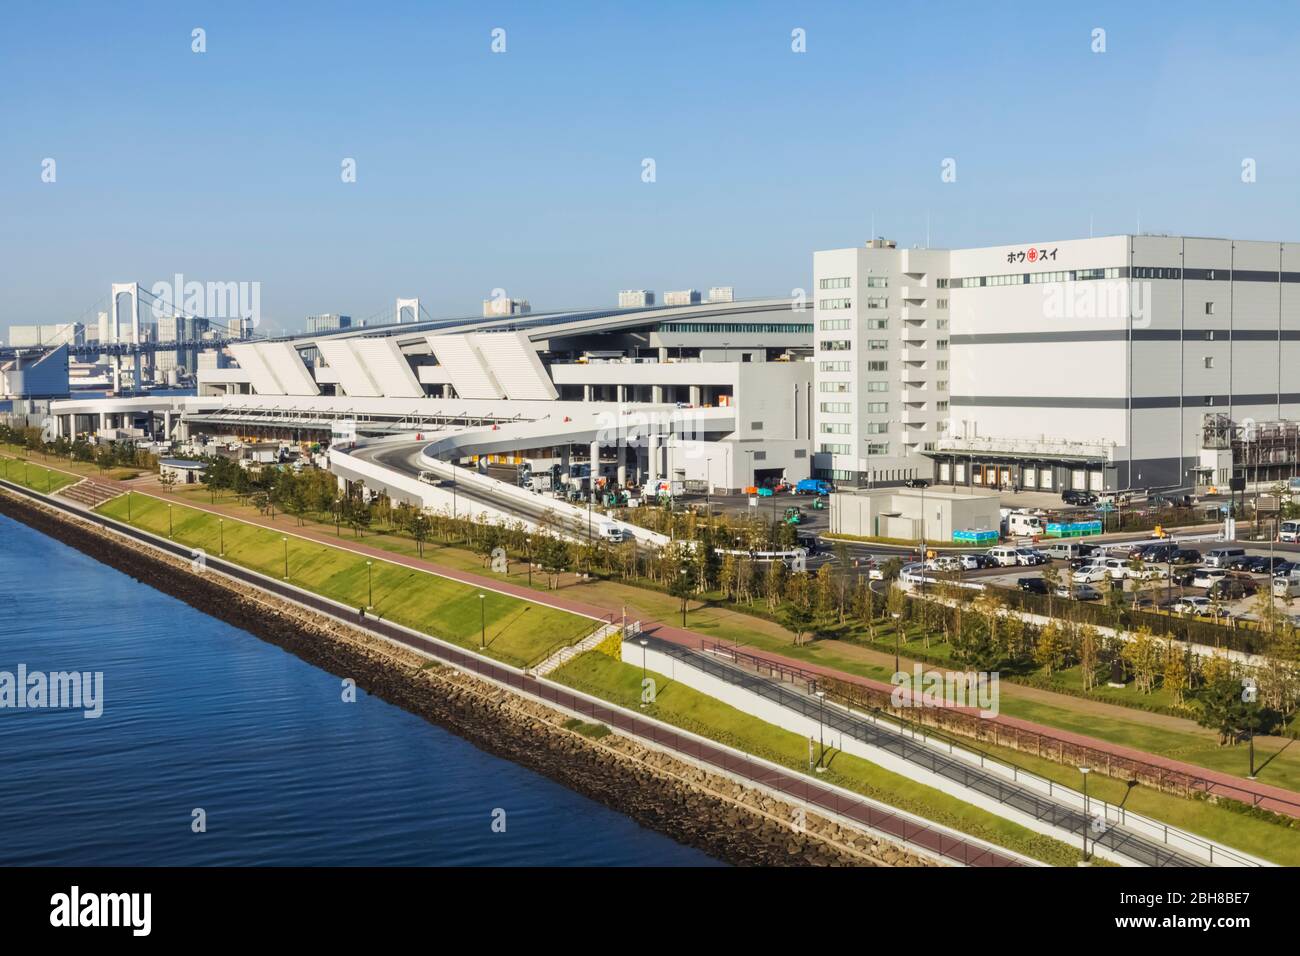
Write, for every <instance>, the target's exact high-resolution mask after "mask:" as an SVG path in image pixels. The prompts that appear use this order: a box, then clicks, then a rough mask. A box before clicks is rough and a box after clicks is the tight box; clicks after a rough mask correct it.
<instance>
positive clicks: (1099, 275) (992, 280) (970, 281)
mask: <svg viewBox="0 0 1300 956" xmlns="http://www.w3.org/2000/svg"><path fill="white" fill-rule="evenodd" d="M1133 271H1134V272H1135V273H1136V272H1137V271H1138V270H1136V269H1135V270H1133ZM1152 271H1156V270H1152ZM1159 271H1168V270H1159ZM1119 273H1120V270H1119V268H1118V267H1116V268H1110V269H1072V270H1065V271H1057V272H1013V273H1010V274H1008V275H996V276H964V277H963V278H960V279H952V280H950V281H951V282H952V284H953V288H956V289H979V288H986V287H989V286H1000V285H1029V284H1031V283H1039V282H1081V281H1085V280H1088V279H1118V278H1119ZM1135 278H1136V276H1135ZM941 281H942V280H941Z"/></svg>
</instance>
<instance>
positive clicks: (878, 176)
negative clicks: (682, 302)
mask: <svg viewBox="0 0 1300 956" xmlns="http://www.w3.org/2000/svg"><path fill="white" fill-rule="evenodd" d="M1189 6H1190V7H1191V8H1192V9H1188V8H1187V7H1186V6H1185V7H1184V8H1182V12H1181V15H1180V16H1178V17H1169V16H1167V15H1165V14H1164V13H1163V11H1160V10H1158V9H1152V10H1149V11H1148V10H1134V9H1130V8H1128V7H1126V6H1124V5H1122V4H1100V5H1096V6H1093V7H1090V8H1088V9H1087V10H1078V11H1075V10H1050V9H1044V10H1042V11H1036V12H1035V13H1034V15H1033V16H1031V17H1026V16H1025V15H1024V13H1023V11H1021V10H1018V9H1008V10H1007V12H1006V13H1005V15H1000V14H997V13H992V14H991V13H989V12H988V11H983V10H976V9H973V8H972V9H967V8H964V7H963V6H961V5H958V4H945V3H940V4H934V5H931V6H927V7H926V8H925V10H924V11H923V12H922V11H918V10H916V9H913V8H906V7H895V8H867V7H862V8H855V9H844V10H815V11H814V10H800V9H794V8H789V7H786V6H784V5H777V4H718V5H711V6H710V7H708V8H703V9H701V8H699V7H697V6H693V5H690V4H686V3H671V2H670V3H663V4H658V5H656V6H654V7H652V8H647V7H641V6H629V7H626V8H614V7H602V8H593V9H591V10H590V11H586V12H584V13H582V15H576V14H570V15H567V16H565V17H564V18H562V19H561V18H555V17H552V16H551V15H550V13H549V12H548V11H546V10H542V9H533V8H530V7H529V6H528V5H525V4H496V5H490V6H478V5H476V6H470V5H465V6H461V7H456V8H453V9H449V10H447V9H430V8H428V7H427V6H426V5H423V4H416V3H395V4H388V5H385V6H383V7H378V8H374V9H368V10H367V11H366V12H365V16H364V17H363V18H359V19H358V18H357V17H356V15H355V10H354V9H353V8H351V7H349V6H346V5H343V4H328V3H327V4H323V5H320V6H318V7H317V8H315V9H316V10H317V11H318V12H317V13H316V15H315V16H313V17H312V18H310V19H304V18H303V17H301V16H300V15H299V14H298V13H297V12H296V11H294V10H292V9H284V10H280V9H264V8H261V7H258V6H256V5H253V4H235V5H222V6H221V7H219V8H218V7H213V8H212V9H210V10H205V9H203V8H202V7H196V8H185V9H178V8H176V7H174V6H173V5H170V4H163V3H144V4H138V5H135V6H132V7H130V8H127V9H110V8H103V7H100V6H98V5H95V4H90V3H72V4H63V5H59V6H57V7H53V8H47V7H33V8H22V9H15V10H11V11H8V12H7V13H6V15H5V20H4V25H5V30H4V31H3V32H0V78H2V79H3V83H0V104H3V107H4V113H5V116H6V119H7V130H6V143H5V147H6V148H5V149H4V150H3V152H2V153H0V209H3V213H2V214H0V222H2V223H3V228H0V261H3V262H4V263H5V274H6V277H7V279H8V282H7V283H6V293H7V294H6V296H5V298H4V305H3V308H0V339H4V340H6V341H7V339H8V326H9V325H11V324H20V325H28V324H53V323H60V322H70V321H82V322H85V323H87V325H93V324H94V323H95V315H94V311H95V309H96V306H98V308H107V295H108V288H109V284H110V283H111V282H130V281H136V282H139V283H140V284H141V285H142V286H143V287H144V288H145V289H148V288H149V287H150V286H151V285H152V284H153V283H154V282H158V281H168V280H170V279H171V278H172V276H173V275H175V274H178V273H182V274H184V275H185V276H186V277H187V278H192V279H195V280H197V281H200V282H255V283H259V284H260V291H261V312H262V315H263V317H264V326H265V331H267V332H269V333H280V332H284V331H296V330H301V329H303V328H304V326H305V321H306V317H307V316H308V315H313V314H321V313H342V314H345V315H351V316H353V317H354V320H355V321H357V322H360V321H363V320H366V319H370V320H371V321H375V319H374V318H373V317H374V316H376V315H377V314H380V313H382V311H383V310H385V309H391V308H392V307H393V304H394V300H395V299H396V298H397V297H419V298H420V300H421V303H422V305H423V307H424V309H425V310H426V311H428V312H429V313H430V314H432V315H434V316H451V315H467V316H468V315H475V314H478V313H480V312H481V310H482V302H483V300H484V299H485V298H490V297H491V296H492V295H493V292H494V290H496V289H501V290H504V295H506V296H509V297H512V298H520V299H527V300H529V302H530V303H531V304H532V308H533V310H534V311H538V312H540V311H550V310H554V309H563V308H570V307H592V306H603V305H610V306H614V305H615V304H616V303H617V297H618V293H619V291H620V290H623V289H653V290H655V291H656V292H657V293H659V294H660V295H661V296H662V294H663V293H664V292H666V291H670V290H679V289H690V288H694V289H698V290H701V291H704V290H707V289H708V288H710V287H711V286H734V287H735V289H736V295H737V296H738V297H744V298H749V297H755V296H767V295H788V294H789V293H790V291H791V289H794V288H808V287H809V285H810V283H811V281H812V254H813V251H814V250H816V249H830V248H842V247H849V246H854V245H860V244H861V243H862V242H864V241H865V240H867V239H868V238H870V237H871V236H872V235H879V236H886V237H889V238H891V239H895V240H897V241H898V243H899V245H900V246H913V245H924V244H926V242H927V238H928V241H929V244H930V245H931V246H933V247H970V246H985V245H994V244H997V243H999V242H1002V241H1025V240H1028V239H1032V238H1034V237H1043V238H1045V239H1047V238H1050V239H1061V240H1063V239H1070V238H1086V237H1087V236H1089V235H1090V234H1093V235H1097V236H1101V235H1107V234H1122V233H1132V232H1136V231H1139V230H1141V231H1149V232H1169V233H1175V234H1192V235H1206V236H1214V237H1229V238H1243V239H1244V238H1250V239H1268V240H1276V241H1300V228H1298V227H1297V226H1296V222H1297V220H1298V219H1300V216H1298V215H1297V213H1300V199H1298V198H1297V197H1300V189H1297V187H1298V186H1300V171H1298V169H1297V164H1296V163H1295V161H1294V158H1295V156H1296V155H1297V149H1296V146H1297V143H1296V139H1297V136H1300V133H1298V132H1297V130H1300V124H1298V123H1297V122H1296V121H1297V119H1300V117H1298V116H1297V113H1300V105H1297V104H1296V103H1295V102H1294V101H1293V98H1292V97H1290V95H1289V92H1290V89H1291V87H1292V84H1291V83H1290V82H1289V79H1288V78H1289V77H1290V75H1291V73H1292V70H1293V64H1294V63H1295V62H1296V60H1297V55H1298V54H1300V40H1298V39H1297V37H1296V35H1295V31H1290V30H1278V29H1275V28H1274V27H1273V26H1271V25H1270V24H1272V23H1276V22H1280V20H1281V19H1282V18H1285V17H1287V16H1290V15H1293V13H1292V10H1291V8H1290V7H1288V6H1284V5H1282V4H1269V5H1266V7H1265V9H1263V10H1261V11H1260V15H1259V16H1256V17H1252V18H1245V17H1242V16H1240V15H1239V14H1238V13H1237V12H1235V11H1233V10H1230V9H1227V8H1222V7H1217V6H1214V5H1211V4H1199V3H1198V4H1191V5H1189ZM741 11H743V12H744V13H745V16H743V17H742V16H739V15H738V13H739V12H741ZM195 29H201V30H203V31H204V33H203V34H202V38H203V44H204V45H205V47H206V49H205V51H204V52H201V53H197V52H194V51H193V47H194V46H195V44H196V42H197V41H196V40H195V39H194V34H193V31H194V30H195ZM494 30H504V31H505V32H504V34H503V35H497V36H494V34H493V31H494ZM1097 30H1104V31H1105V32H1104V35H1101V41H1102V42H1101V46H1102V47H1103V48H1104V49H1103V50H1101V51H1097V47H1098V45H1099V44H1098V34H1097V33H1096V32H1095V31H1097ZM795 31H803V32H802V34H797V33H796V32H795ZM502 43H504V52H499V53H498V52H493V46H494V44H496V45H497V47H498V48H499V47H500V46H501V44H502ZM800 44H802V45H803V46H804V47H805V50H806V52H796V48H797V47H799V46H800ZM1095 51H1096V52H1095ZM1208 67H1212V68H1208ZM1225 78H1228V79H1226V80H1225ZM47 160H53V164H52V165H50V166H49V167H48V173H49V174H50V175H47V166H46V161H47ZM349 160H351V161H354V162H355V179H356V181H355V182H345V181H344V178H345V176H346V175H347V173H348V166H347V163H348V161H349ZM646 160H653V167H648V166H647V164H646V162H645V161H646ZM650 168H652V169H653V181H652V182H647V181H645V179H646V178H647V170H648V169H650ZM945 173H949V174H950V175H945ZM51 178H52V179H53V181H45V180H46V179H51Z"/></svg>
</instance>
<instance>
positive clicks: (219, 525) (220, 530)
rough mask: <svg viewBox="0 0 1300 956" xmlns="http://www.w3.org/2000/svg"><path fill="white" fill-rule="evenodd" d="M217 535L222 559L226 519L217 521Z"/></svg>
mask: <svg viewBox="0 0 1300 956" xmlns="http://www.w3.org/2000/svg"><path fill="white" fill-rule="evenodd" d="M128 507H129V506H128ZM127 520H128V521H129V520H130V515H129V514H128V516H127ZM217 534H218V535H219V537H220V549H219V550H220V557H223V558H224V557H225V556H226V519H225V518H218V519H217Z"/></svg>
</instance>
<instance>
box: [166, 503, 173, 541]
mask: <svg viewBox="0 0 1300 956" xmlns="http://www.w3.org/2000/svg"><path fill="white" fill-rule="evenodd" d="M173 532H174V527H173V525H172V506H171V503H170V502H169V503H168V505H167V537H169V538H170V537H171V536H172V534H173Z"/></svg>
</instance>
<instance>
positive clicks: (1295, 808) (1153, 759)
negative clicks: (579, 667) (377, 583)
mask: <svg viewBox="0 0 1300 956" xmlns="http://www.w3.org/2000/svg"><path fill="white" fill-rule="evenodd" d="M116 484H117V485H118V487H120V488H121V489H122V491H123V492H125V491H127V490H128V489H130V490H132V491H134V492H136V493H137V494H148V495H152V496H154V497H157V498H163V499H167V500H174V501H179V502H183V503H184V505H185V506H186V507H189V508H193V509H195V510H198V511H206V512H208V513H210V514H217V515H222V516H224V517H232V518H235V519H237V520H240V521H245V522H247V523H249V524H255V525H260V526H262V527H266V528H273V529H275V530H276V531H277V532H279V533H280V534H287V535H293V536H295V537H298V538H303V539H305V540H308V541H316V542H319V543H321V544H327V545H329V546H331V547H335V548H341V549H343V550H346V551H351V552H353V553H355V554H358V555H364V556H366V557H371V558H377V559H380V560H384V561H388V562H391V563H393V564H399V565H402V566H403V567H408V568H412V569H415V570H420V571H427V572H429V573H430V574H436V575H438V576H440V577H444V578H448V579H451V580H454V581H460V582H462V583H464V584H468V585H470V586H472V587H477V588H482V589H484V590H491V591H496V592H498V593H501V594H509V595H511V596H514V597H518V598H521V599H523V600H525V601H531V602H533V603H535V604H541V605H545V606H547V607H553V608H557V609H559V610H564V611H569V612H571V613H574V614H581V615H584V616H586V617H589V618H593V619H599V620H604V621H610V622H613V621H615V620H618V619H620V618H621V614H622V609H610V608H608V607H602V606H599V605H596V604H591V603H588V602H586V601H583V600H580V599H576V598H573V597H570V596H568V595H566V594H563V593H560V592H557V591H536V590H533V589H531V588H528V587H525V586H523V585H518V584H514V583H512V582H509V581H502V580H500V579H497V578H493V577H489V576H487V575H483V574H476V573H474V572H471V571H460V570H457V569H455V568H448V567H445V566H443V565H438V564H435V563H433V562H432V561H427V560H425V559H422V558H417V557H413V556H407V555H400V554H394V553H393V552H391V551H385V550H383V549H382V548H376V547H372V546H370V545H367V544H366V543H365V539H364V538H362V539H359V540H357V539H353V540H348V539H346V538H338V537H335V536H334V535H332V534H328V533H326V532H324V531H320V530H317V529H314V528H310V527H305V528H297V527H293V526H292V524H291V522H292V521H293V520H294V519H292V518H290V517H288V516H285V517H283V518H282V519H281V520H279V521H276V520H274V519H271V518H268V517H265V516H249V515H248V514H247V513H245V512H244V511H243V510H241V509H237V508H235V507H234V506H228V505H220V504H217V505H205V504H200V503H198V502H194V501H190V500H186V499H181V498H179V497H178V496H176V495H173V494H170V493H168V492H166V491H164V490H163V489H162V487H161V486H160V485H158V484H157V482H156V481H153V482H148V481H140V480H137V481H134V482H116ZM641 628H642V630H644V631H647V632H649V633H653V634H654V635H655V636H656V637H659V638H662V639H663V640H667V641H672V642H673V643H675V644H680V645H682V646H685V647H690V648H693V649H698V648H700V647H701V646H702V645H703V644H704V643H705V642H708V643H713V644H718V643H725V642H720V641H717V640H716V639H714V638H711V637H705V636H704V635H702V634H698V633H696V632H694V631H689V630H685V629H683V628H680V627H675V626H673V625H671V624H668V623H666V622H663V621H656V620H642V621H641ZM738 647H739V646H738ZM742 649H743V650H744V652H745V653H747V654H750V655H753V656H754V657H759V658H763V659H765V660H767V661H770V662H771V663H773V664H775V665H778V666H783V667H786V668H789V669H793V670H802V671H809V672H812V673H817V674H822V675H824V676H826V677H831V678H834V679H836V680H839V681H845V682H849V683H854V684H859V685H862V686H864V687H869V688H873V689H876V690H883V691H885V692H886V693H888V692H890V691H892V690H893V685H892V684H886V683H884V682H882V681H875V680H871V679H870V678H866V677H860V676H857V675H855V674H848V673H845V672H844V671H837V670H835V669H834V668H830V667H825V666H822V665H819V664H814V663H809V662H806V661H801V660H796V659H794V658H789V657H783V656H782V655H780V654H774V653H772V652H770V651H762V650H758V649H756V648H752V647H748V646H745V647H743V648H742ZM987 719H990V720H993V721H994V722H996V723H998V724H1001V725H1002V726H1005V727H1008V728H1016V729H1019V730H1024V731H1026V732H1030V733H1036V734H1041V735H1043V736H1044V737H1050V738H1054V739H1056V740H1062V741H1065V742H1066V743H1068V744H1074V745H1076V746H1081V747H1087V748H1089V749H1091V750H1095V751H1099V752H1102V753H1109V754H1112V755H1113V756H1115V757H1116V758H1118V759H1121V760H1130V761H1135V762H1138V763H1146V764H1149V765H1152V766H1156V767H1160V768H1163V769H1165V770H1168V771H1170V772H1172V773H1179V774H1184V775H1186V776H1189V777H1195V778H1199V779H1202V780H1206V781H1209V782H1210V783H1211V784H1212V785H1213V792H1214V793H1217V794H1219V795H1221V796H1226V797H1230V798H1232V799H1235V800H1240V801H1242V802H1245V803H1250V804H1254V805H1256V806H1259V807H1262V808H1264V809H1267V810H1273V811H1275V812H1277V813H1284V814H1286V815H1288V816H1292V817H1300V793H1297V792H1295V791H1292V790H1287V789H1284V788H1282V787H1275V786H1271V785H1269V784H1264V783H1260V782H1259V781H1254V780H1247V779H1245V778H1244V777H1237V776H1233V775H1232V774H1227V773H1222V772H1221V771H1217V770H1209V769H1206V768H1204V767H1199V766H1196V765H1195V764H1189V763H1184V762H1182V761H1179V760H1174V759H1172V758H1169V757H1162V756H1159V755H1158V754H1151V753H1147V752H1145V751H1141V750H1134V749H1132V748H1129V747H1123V746H1120V745H1118V744H1113V743H1110V742H1109V741H1105V740H1098V739H1097V738H1095V737H1087V736H1084V735H1083V734H1076V733H1073V732H1071V731H1068V730H1061V729H1058V728H1055V727H1047V726H1045V725H1043V724H1035V723H1032V722H1030V721H1026V720H1021V719H1019V718H1015V717H1007V716H1005V715H999V716H997V717H993V718H987Z"/></svg>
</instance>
